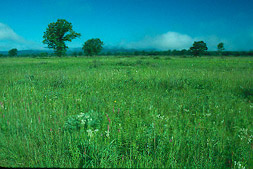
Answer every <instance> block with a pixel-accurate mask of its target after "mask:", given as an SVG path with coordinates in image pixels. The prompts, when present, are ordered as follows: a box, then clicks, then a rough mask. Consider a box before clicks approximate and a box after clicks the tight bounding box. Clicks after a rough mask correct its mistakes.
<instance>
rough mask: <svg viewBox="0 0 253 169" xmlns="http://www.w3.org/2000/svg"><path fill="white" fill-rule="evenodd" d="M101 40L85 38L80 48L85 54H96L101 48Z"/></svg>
mask: <svg viewBox="0 0 253 169" xmlns="http://www.w3.org/2000/svg"><path fill="white" fill-rule="evenodd" d="M103 44H104V43H103V42H102V41H101V40H100V39H99V38H96V39H89V40H87V41H86V42H85V43H84V45H83V47H82V49H83V50H84V53H85V55H88V56H93V55H97V54H98V53H99V52H100V51H101V50H102V49H103V47H102V46H103Z"/></svg>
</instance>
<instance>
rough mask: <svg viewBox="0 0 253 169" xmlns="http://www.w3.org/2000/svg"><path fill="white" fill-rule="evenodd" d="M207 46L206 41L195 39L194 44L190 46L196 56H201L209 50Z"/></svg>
mask: <svg viewBox="0 0 253 169" xmlns="http://www.w3.org/2000/svg"><path fill="white" fill-rule="evenodd" d="M207 49H208V48H207V46H206V43H205V42H204V41H195V42H194V43H193V46H192V47H191V48H190V51H191V53H192V54H193V55H194V56H201V55H203V54H204V53H205V52H206V51H207Z"/></svg>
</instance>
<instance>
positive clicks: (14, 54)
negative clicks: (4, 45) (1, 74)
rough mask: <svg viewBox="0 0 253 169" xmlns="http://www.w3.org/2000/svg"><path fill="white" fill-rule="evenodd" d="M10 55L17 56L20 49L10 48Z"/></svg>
mask: <svg viewBox="0 0 253 169" xmlns="http://www.w3.org/2000/svg"><path fill="white" fill-rule="evenodd" d="M8 54H9V56H17V55H18V50H17V49H16V48H14V49H11V50H9V52H8Z"/></svg>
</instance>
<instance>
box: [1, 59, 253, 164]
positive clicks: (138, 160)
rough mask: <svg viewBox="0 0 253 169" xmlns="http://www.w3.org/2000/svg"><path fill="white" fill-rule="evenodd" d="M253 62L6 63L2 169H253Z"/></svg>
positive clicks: (10, 60)
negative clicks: (3, 168) (33, 168)
mask: <svg viewBox="0 0 253 169" xmlns="http://www.w3.org/2000/svg"><path fill="white" fill-rule="evenodd" d="M252 75H253V59H252V58H249V57H248V58H226V59H224V58H168V57H163V56H159V57H154V58H152V57H132V58H129V57H128V58H124V57H95V58H1V59H0V138H1V139H0V166H3V167H48V168H49V167H61V168H77V167H86V168H87V167H89V168H92V167H96V168H98V167H99V168H116V167H117V168H119V167H120V168H121V167H124V168H151V167H152V168H243V167H245V168H251V167H252V166H253V164H252V155H253V154H252V147H253V144H252V134H253V133H252V132H253V131H252V121H253V119H252V108H253V103H252V99H253V87H252V86H253V76H252Z"/></svg>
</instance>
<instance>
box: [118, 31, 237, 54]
mask: <svg viewBox="0 0 253 169" xmlns="http://www.w3.org/2000/svg"><path fill="white" fill-rule="evenodd" d="M194 41H204V42H205V43H206V44H207V47H208V50H217V45H218V44H219V43H220V42H223V43H224V45H225V49H226V50H232V49H233V48H234V45H233V42H232V41H231V40H227V39H224V38H219V37H218V36H216V35H210V36H202V37H191V36H189V35H187V34H181V33H178V32H167V33H164V34H161V35H157V36H154V37H150V36H146V37H144V38H143V39H141V40H139V41H136V42H126V41H122V42H121V43H120V44H119V46H120V47H123V48H127V49H139V50H142V49H148V48H151V49H158V50H169V49H171V50H173V49H177V50H182V49H189V48H190V47H191V46H192V44H193V43H194Z"/></svg>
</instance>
